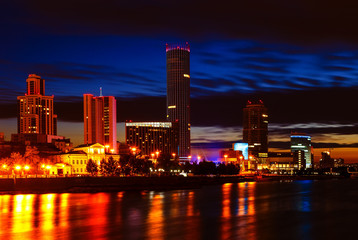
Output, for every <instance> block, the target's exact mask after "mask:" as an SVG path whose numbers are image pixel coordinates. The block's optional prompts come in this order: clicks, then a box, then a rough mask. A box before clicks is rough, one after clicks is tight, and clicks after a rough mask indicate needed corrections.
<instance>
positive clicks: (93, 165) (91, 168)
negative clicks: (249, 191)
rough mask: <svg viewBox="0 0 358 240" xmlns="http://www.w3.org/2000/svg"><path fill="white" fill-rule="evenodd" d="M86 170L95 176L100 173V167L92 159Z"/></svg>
mask: <svg viewBox="0 0 358 240" xmlns="http://www.w3.org/2000/svg"><path fill="white" fill-rule="evenodd" d="M86 170H87V172H88V173H89V174H91V175H92V176H94V175H97V173H98V166H97V164H96V163H95V162H94V161H93V160H92V159H89V160H88V162H87V165H86Z"/></svg>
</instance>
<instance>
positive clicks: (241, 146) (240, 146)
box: [234, 143, 249, 160]
mask: <svg viewBox="0 0 358 240" xmlns="http://www.w3.org/2000/svg"><path fill="white" fill-rule="evenodd" d="M234 150H235V151H241V152H242V155H243V156H244V159H245V160H247V159H249V144H248V143H234Z"/></svg>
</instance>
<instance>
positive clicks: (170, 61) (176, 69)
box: [166, 43, 190, 160]
mask: <svg viewBox="0 0 358 240" xmlns="http://www.w3.org/2000/svg"><path fill="white" fill-rule="evenodd" d="M166 54H167V120H168V121H170V122H178V124H179V152H178V154H179V158H180V159H182V160H185V159H188V156H190V47H189V44H188V43H186V44H184V45H178V44H173V45H171V44H167V45H166Z"/></svg>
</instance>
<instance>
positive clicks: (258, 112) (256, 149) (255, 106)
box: [243, 100, 268, 157]
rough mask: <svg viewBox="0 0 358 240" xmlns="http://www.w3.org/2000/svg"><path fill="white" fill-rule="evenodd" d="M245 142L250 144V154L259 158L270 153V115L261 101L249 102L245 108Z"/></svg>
mask: <svg viewBox="0 0 358 240" xmlns="http://www.w3.org/2000/svg"><path fill="white" fill-rule="evenodd" d="M243 125H244V128H243V141H244V142H245V143H248V144H249V154H250V155H253V156H255V157H259V153H264V154H267V152H268V115H267V108H266V107H265V106H264V104H263V102H262V101H261V100H259V101H257V102H252V101H248V102H247V105H246V107H245V108H244V121H243Z"/></svg>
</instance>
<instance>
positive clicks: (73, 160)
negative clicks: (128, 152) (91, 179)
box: [51, 143, 120, 175]
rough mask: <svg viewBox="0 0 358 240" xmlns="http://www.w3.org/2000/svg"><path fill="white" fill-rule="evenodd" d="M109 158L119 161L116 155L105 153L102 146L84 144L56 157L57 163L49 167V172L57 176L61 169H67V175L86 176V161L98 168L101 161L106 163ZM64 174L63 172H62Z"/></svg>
mask: <svg viewBox="0 0 358 240" xmlns="http://www.w3.org/2000/svg"><path fill="white" fill-rule="evenodd" d="M110 157H112V158H113V160H115V161H119V158H120V157H119V155H118V154H112V153H106V148H105V146H103V145H102V144H99V143H95V144H84V145H80V146H77V147H75V148H74V149H72V151H70V152H67V153H61V154H58V155H57V163H56V164H54V165H52V166H51V172H53V173H54V174H58V172H59V171H58V169H60V172H61V171H63V170H61V169H62V168H63V167H69V169H70V171H69V172H68V174H80V175H86V174H88V172H87V170H86V166H87V163H88V160H89V159H91V160H93V161H94V162H95V163H96V164H97V165H98V166H99V165H100V163H101V160H105V161H107V160H108V159H109V158H110ZM56 169H57V170H56ZM63 172H64V173H65V171H63Z"/></svg>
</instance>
